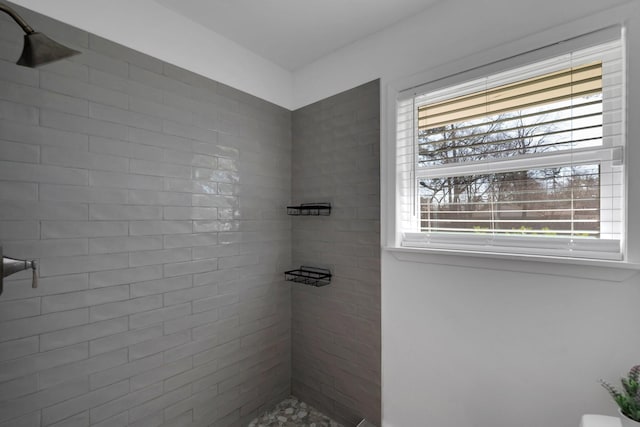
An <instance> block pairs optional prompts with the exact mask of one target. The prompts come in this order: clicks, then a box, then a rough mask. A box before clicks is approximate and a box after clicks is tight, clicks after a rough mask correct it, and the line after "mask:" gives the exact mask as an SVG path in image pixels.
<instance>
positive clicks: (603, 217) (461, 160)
mask: <svg viewBox="0 0 640 427" xmlns="http://www.w3.org/2000/svg"><path fill="white" fill-rule="evenodd" d="M619 35H620V34H619V32H618V37H617V38H616V39H615V40H612V41H607V42H605V43H601V44H598V45H597V46H590V47H586V48H584V47H581V48H580V49H575V50H572V51H570V52H568V53H563V54H561V55H557V56H553V57H551V58H546V59H542V60H536V61H535V62H533V63H531V61H529V63H527V64H526V65H521V66H518V67H515V68H510V69H507V68H506V66H507V62H509V61H506V62H505V63H503V64H498V65H502V66H503V67H504V68H503V71H500V72H497V73H491V74H487V75H485V76H483V77H482V78H473V79H469V80H466V79H465V77H467V76H466V74H467V73H461V74H460V75H458V76H456V80H457V83H456V84H451V85H447V86H445V87H442V86H441V85H439V84H438V82H436V83H434V84H427V85H425V86H422V87H421V88H420V90H418V91H415V90H412V91H409V92H405V93H403V94H401V96H400V98H399V100H398V103H397V127H396V131H397V165H396V170H397V173H398V185H399V209H398V213H399V222H398V224H399V227H400V229H399V231H400V240H401V245H402V246H406V247H423V248H434V249H445V250H464V251H480V252H498V253H515V254H528V255H543V256H556V257H571V258H594V259H608V260H621V259H623V253H624V251H623V248H624V235H625V222H624V194H625V190H624V181H625V180H624V166H623V165H624V162H623V153H624V151H623V149H624V145H625V139H624V127H625V126H624V117H625V112H624V105H625V102H624V92H625V91H624V61H623V49H622V45H623V43H622V39H621V37H619ZM551 50H552V49H550V51H551ZM536 53H537V54H538V55H537V56H540V55H539V54H540V52H538V51H537V52H536ZM518 59H519V61H518V62H527V61H526V58H524V59H523V58H518ZM512 62H513V61H512ZM494 65H495V64H494ZM494 68H495V67H494ZM475 71H476V72H477V71H478V70H475Z"/></svg>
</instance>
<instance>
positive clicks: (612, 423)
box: [580, 414, 622, 427]
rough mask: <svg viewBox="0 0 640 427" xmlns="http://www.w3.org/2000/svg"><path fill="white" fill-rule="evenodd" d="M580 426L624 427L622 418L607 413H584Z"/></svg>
mask: <svg viewBox="0 0 640 427" xmlns="http://www.w3.org/2000/svg"><path fill="white" fill-rule="evenodd" d="M580 427H622V424H621V423H620V418H616V417H607V416H605V415H591V414H587V415H583V416H582V421H580Z"/></svg>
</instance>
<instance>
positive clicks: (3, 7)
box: [0, 3, 35, 34]
mask: <svg viewBox="0 0 640 427" xmlns="http://www.w3.org/2000/svg"><path fill="white" fill-rule="evenodd" d="M0 10H1V11H3V12H4V13H6V14H7V15H9V16H10V17H11V18H12V19H13V20H14V21H16V24H18V25H20V28H22V30H23V31H24V32H25V33H26V34H33V33H35V31H34V29H33V28H31V26H30V25H29V24H27V23H26V22H25V20H24V19H22V17H21V16H20V15H18V12H16V11H15V10H13V9H11V8H10V7H9V6H7V5H5V4H1V3H0Z"/></svg>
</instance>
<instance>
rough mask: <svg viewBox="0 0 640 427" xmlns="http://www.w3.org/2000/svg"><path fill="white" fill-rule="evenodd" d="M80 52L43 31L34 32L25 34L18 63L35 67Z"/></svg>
mask: <svg viewBox="0 0 640 427" xmlns="http://www.w3.org/2000/svg"><path fill="white" fill-rule="evenodd" d="M79 53H80V52H78V51H77V50H73V49H69V48H68V47H66V46H63V45H61V44H60V43H58V42H56V41H55V40H51V39H50V38H49V37H47V36H45V35H44V34H42V33H37V32H33V33H30V34H25V35H24V47H23V49H22V55H21V56H20V59H18V62H16V64H18V65H24V66H25V67H30V68H35V67H37V66H39V65H44V64H48V63H49V62H54V61H57V60H59V59H64V58H68V57H70V56H73V55H77V54H79Z"/></svg>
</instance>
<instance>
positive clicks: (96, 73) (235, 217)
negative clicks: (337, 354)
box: [0, 7, 292, 427]
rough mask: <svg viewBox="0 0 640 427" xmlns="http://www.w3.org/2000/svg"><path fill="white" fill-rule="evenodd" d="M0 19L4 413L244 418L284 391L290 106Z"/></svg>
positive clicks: (31, 18)
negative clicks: (42, 47) (53, 50)
mask: <svg viewBox="0 0 640 427" xmlns="http://www.w3.org/2000/svg"><path fill="white" fill-rule="evenodd" d="M16 9H18V10H19V11H20V12H21V13H22V14H23V15H24V17H25V18H26V19H27V21H28V22H30V23H31V24H32V25H33V26H34V27H35V28H37V29H39V30H41V31H42V32H44V33H46V34H47V35H49V36H51V37H52V38H54V39H56V40H58V41H60V42H62V43H64V44H68V45H70V46H72V47H73V48H75V49H79V50H81V51H82V55H79V56H75V57H73V58H71V59H69V60H66V61H61V62H58V63H54V64H50V65H47V66H44V67H42V68H40V69H36V70H33V69H29V68H24V67H19V66H17V65H15V64H14V63H13V62H14V61H15V60H16V58H17V57H18V56H19V54H20V49H21V44H22V33H21V31H20V28H19V27H18V26H17V25H15V24H14V23H13V22H12V21H10V19H9V18H8V17H7V16H5V15H2V17H0V244H1V245H2V246H3V250H4V254H5V255H7V256H13V257H18V258H29V259H32V258H35V259H37V260H38V263H39V274H40V283H39V287H38V288H37V289H32V288H31V280H30V275H29V274H28V273H27V272H22V273H18V274H15V275H12V276H11V277H9V278H7V279H6V281H5V285H4V292H3V294H2V295H1V296H0V426H1V427H9V426H11V427H19V426H25V427H31V426H43V427H44V426H110V427H113V426H126V425H131V426H160V425H167V426H187V425H193V426H208V425H216V426H217V425H220V426H222V425H225V426H226V425H246V423H247V422H248V421H249V420H250V419H252V418H253V417H255V416H256V415H257V413H258V412H259V411H262V410H266V409H268V408H269V407H270V406H271V405H272V404H273V403H275V402H277V401H279V400H281V399H283V398H284V397H286V396H287V395H288V394H289V392H290V379H291V348H290V346H291V340H290V325H291V318H290V317H291V309H290V307H291V301H290V284H289V283H287V282H285V281H284V280H283V275H282V272H283V271H284V270H285V269H287V268H288V267H290V265H291V245H292V243H291V242H292V240H291V219H290V218H289V217H287V216H286V211H285V209H284V206H286V205H287V203H288V202H289V200H290V198H291V166H290V165H291V154H292V153H291V112H290V111H288V110H285V109H283V108H280V107H277V106H274V105H272V104H269V103H267V102H265V101H262V100H259V99H257V98H254V97H252V96H249V95H247V94H244V93H241V92H239V91H237V90H234V89H232V88H229V87H226V86H224V85H221V84H219V83H216V82H213V81H211V80H209V79H206V78H203V77H201V76H198V75H195V74H193V73H190V72H188V71H185V70H182V69H179V68H177V67H175V66H172V65H170V64H166V63H164V62H162V61H160V60H157V59H155V58H151V57H148V56H146V55H143V54H140V53H138V52H135V51H133V50H130V49H127V48H124V47H122V46H120V45H117V44H116V43H113V42H110V41H108V40H104V39H102V38H100V37H97V36H94V35H92V34H88V33H86V32H84V31H81V30H78V29H75V28H72V27H69V26H67V25H64V24H61V23H59V22H56V21H53V20H51V19H49V18H47V17H43V16H41V15H38V14H35V13H32V12H30V11H28V10H25V9H23V8H19V7H16Z"/></svg>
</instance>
